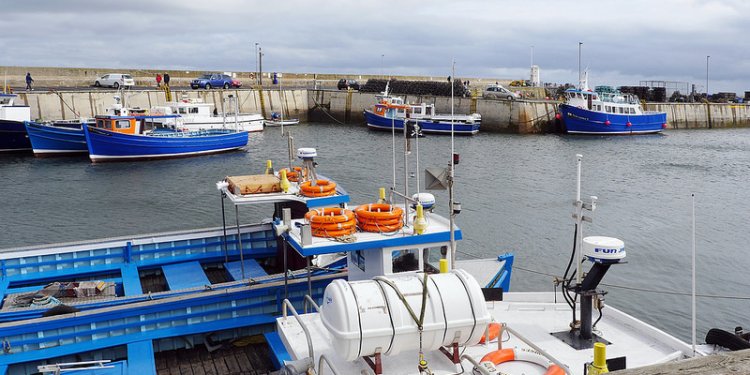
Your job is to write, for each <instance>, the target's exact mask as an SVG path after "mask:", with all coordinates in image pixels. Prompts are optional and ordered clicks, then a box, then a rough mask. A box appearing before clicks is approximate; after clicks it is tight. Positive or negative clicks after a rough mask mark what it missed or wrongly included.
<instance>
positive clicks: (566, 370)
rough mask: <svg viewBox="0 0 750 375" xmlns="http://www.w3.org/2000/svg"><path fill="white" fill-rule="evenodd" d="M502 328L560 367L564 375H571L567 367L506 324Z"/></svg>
mask: <svg viewBox="0 0 750 375" xmlns="http://www.w3.org/2000/svg"><path fill="white" fill-rule="evenodd" d="M502 327H503V329H506V330H508V332H510V333H512V334H513V335H515V336H516V337H517V338H518V339H519V340H521V341H523V342H524V343H526V345H528V346H530V347H531V348H532V349H534V350H536V351H537V352H539V354H541V355H543V356H544V357H545V358H547V359H549V360H550V361H551V362H552V363H554V364H556V365H558V366H560V368H561V369H563V371H565V373H566V374H568V375H572V373H571V372H570V369H569V368H568V366H567V365H565V364H564V363H562V362H560V361H558V360H557V359H556V358H555V357H553V356H552V355H550V354H549V353H547V352H546V351H544V350H543V349H542V348H540V347H539V346H537V345H536V344H534V343H533V342H531V340H529V339H527V338H525V337H523V336H522V335H521V334H519V333H518V332H517V331H516V330H514V329H513V328H510V327H508V323H503V324H502ZM500 339H502V338H498V340H500Z"/></svg>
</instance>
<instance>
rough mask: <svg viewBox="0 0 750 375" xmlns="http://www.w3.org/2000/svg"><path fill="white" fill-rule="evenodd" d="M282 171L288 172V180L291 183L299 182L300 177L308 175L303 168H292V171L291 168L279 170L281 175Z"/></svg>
mask: <svg viewBox="0 0 750 375" xmlns="http://www.w3.org/2000/svg"><path fill="white" fill-rule="evenodd" d="M281 171H286V178H287V179H288V180H289V181H291V182H299V178H300V176H301V175H302V176H304V175H306V173H305V172H304V171H303V170H302V167H292V170H291V171H290V170H289V168H281V169H280V170H279V173H281Z"/></svg>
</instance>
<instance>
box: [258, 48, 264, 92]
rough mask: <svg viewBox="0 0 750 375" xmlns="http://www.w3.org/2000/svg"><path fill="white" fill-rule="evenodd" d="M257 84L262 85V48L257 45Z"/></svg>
mask: <svg viewBox="0 0 750 375" xmlns="http://www.w3.org/2000/svg"><path fill="white" fill-rule="evenodd" d="M258 84H259V85H261V86H263V48H261V47H258Z"/></svg>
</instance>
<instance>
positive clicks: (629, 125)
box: [558, 85, 667, 135]
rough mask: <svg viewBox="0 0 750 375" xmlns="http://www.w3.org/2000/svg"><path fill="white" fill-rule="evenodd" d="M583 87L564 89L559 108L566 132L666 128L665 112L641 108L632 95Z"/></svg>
mask: <svg viewBox="0 0 750 375" xmlns="http://www.w3.org/2000/svg"><path fill="white" fill-rule="evenodd" d="M583 87H584V89H568V90H566V91H565V102H564V103H562V104H560V106H559V108H558V113H559V114H558V118H559V119H560V120H562V123H563V125H564V127H565V132H567V133H569V134H626V135H627V134H651V133H660V132H661V131H662V130H664V129H665V128H666V127H667V114H666V113H665V112H655V111H644V110H643V108H642V107H641V103H640V101H639V100H638V97H637V96H635V95H631V94H625V93H621V92H619V91H614V90H600V91H591V90H589V89H587V88H586V86H585V85H584V86H583Z"/></svg>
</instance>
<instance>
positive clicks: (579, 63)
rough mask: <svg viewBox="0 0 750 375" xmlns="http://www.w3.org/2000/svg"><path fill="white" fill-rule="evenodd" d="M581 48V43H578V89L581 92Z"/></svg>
mask: <svg viewBox="0 0 750 375" xmlns="http://www.w3.org/2000/svg"><path fill="white" fill-rule="evenodd" d="M581 46H583V42H578V89H580V90H583V85H581Z"/></svg>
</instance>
